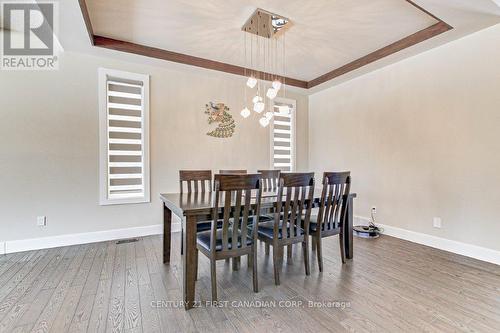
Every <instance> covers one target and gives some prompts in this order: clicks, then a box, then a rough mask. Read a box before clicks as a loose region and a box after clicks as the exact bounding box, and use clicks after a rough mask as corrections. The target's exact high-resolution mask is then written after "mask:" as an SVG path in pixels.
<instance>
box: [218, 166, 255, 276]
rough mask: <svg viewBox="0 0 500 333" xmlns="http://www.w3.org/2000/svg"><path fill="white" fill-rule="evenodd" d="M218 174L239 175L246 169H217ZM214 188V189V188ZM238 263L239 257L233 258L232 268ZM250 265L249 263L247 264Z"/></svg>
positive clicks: (236, 268)
mask: <svg viewBox="0 0 500 333" xmlns="http://www.w3.org/2000/svg"><path fill="white" fill-rule="evenodd" d="M219 174H220V175H241V174H247V170H243V169H242V170H237V169H236V170H234V169H233V170H219ZM215 177H217V175H216V176H215ZM214 190H215V189H214ZM226 262H227V263H229V258H227V259H226ZM239 263H240V258H234V259H233V270H234V271H237V270H238V266H239ZM249 265H250V264H249Z"/></svg>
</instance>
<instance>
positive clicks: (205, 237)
mask: <svg viewBox="0 0 500 333" xmlns="http://www.w3.org/2000/svg"><path fill="white" fill-rule="evenodd" d="M228 234H229V235H231V236H232V234H233V231H232V230H228ZM211 236H212V231H210V230H209V231H203V232H199V233H198V234H197V235H196V237H197V242H198V244H199V245H201V246H203V247H204V248H205V249H207V250H208V251H210V238H211ZM231 236H230V237H229V239H228V244H227V248H228V249H229V250H231V249H232V247H233V244H232V237H231ZM246 244H247V246H251V245H252V238H250V237H248V236H247V239H246ZM237 246H238V247H240V246H241V232H240V231H238V245H237ZM215 251H222V230H218V231H217V236H216V239H215Z"/></svg>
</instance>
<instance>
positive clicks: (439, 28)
mask: <svg viewBox="0 0 500 333" xmlns="http://www.w3.org/2000/svg"><path fill="white" fill-rule="evenodd" d="M450 29H452V27H451V26H449V25H448V24H446V23H445V22H438V23H436V24H434V25H431V26H430V27H428V28H426V29H423V30H420V31H419V32H416V33H414V34H413V35H410V36H407V37H405V38H403V39H400V40H398V41H397V42H395V43H392V44H391V45H387V46H386V47H383V48H381V49H379V50H377V51H375V52H372V53H370V54H368V55H366V56H364V57H362V58H359V59H357V60H354V61H353V62H350V63H348V64H346V65H344V66H342V67H339V68H337V69H334V70H333V71H331V72H328V73H326V74H323V75H321V76H320V77H317V78H315V79H313V80H311V81H309V82H308V84H307V88H308V89H309V88H312V87H315V86H317V85H319V84H322V83H325V82H326V81H330V80H332V79H334V78H336V77H339V76H341V75H344V74H347V73H349V72H352V71H354V70H356V69H359V68H361V67H363V66H365V65H368V64H370V63H372V62H375V61H377V60H380V59H382V58H385V57H387V56H389V55H391V54H394V53H396V52H399V51H401V50H404V49H406V48H408V47H410V46H413V45H415V44H418V43H421V42H423V41H425V40H427V39H429V38H432V37H435V36H437V35H439V34H442V33H443V32H446V31H448V30H450Z"/></svg>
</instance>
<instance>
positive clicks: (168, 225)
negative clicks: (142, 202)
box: [163, 205, 172, 264]
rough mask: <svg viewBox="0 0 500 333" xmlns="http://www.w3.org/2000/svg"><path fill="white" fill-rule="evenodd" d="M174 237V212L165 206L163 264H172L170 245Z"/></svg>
mask: <svg viewBox="0 0 500 333" xmlns="http://www.w3.org/2000/svg"><path fill="white" fill-rule="evenodd" d="M171 237H172V211H171V210H170V209H169V208H168V207H167V206H165V205H163V263H164V264H169V263H170V244H171Z"/></svg>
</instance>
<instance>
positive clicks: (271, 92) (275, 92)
mask: <svg viewBox="0 0 500 333" xmlns="http://www.w3.org/2000/svg"><path fill="white" fill-rule="evenodd" d="M276 95H278V90H276V89H274V88H269V89H267V94H266V96H267V98H269V99H274V97H276Z"/></svg>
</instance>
